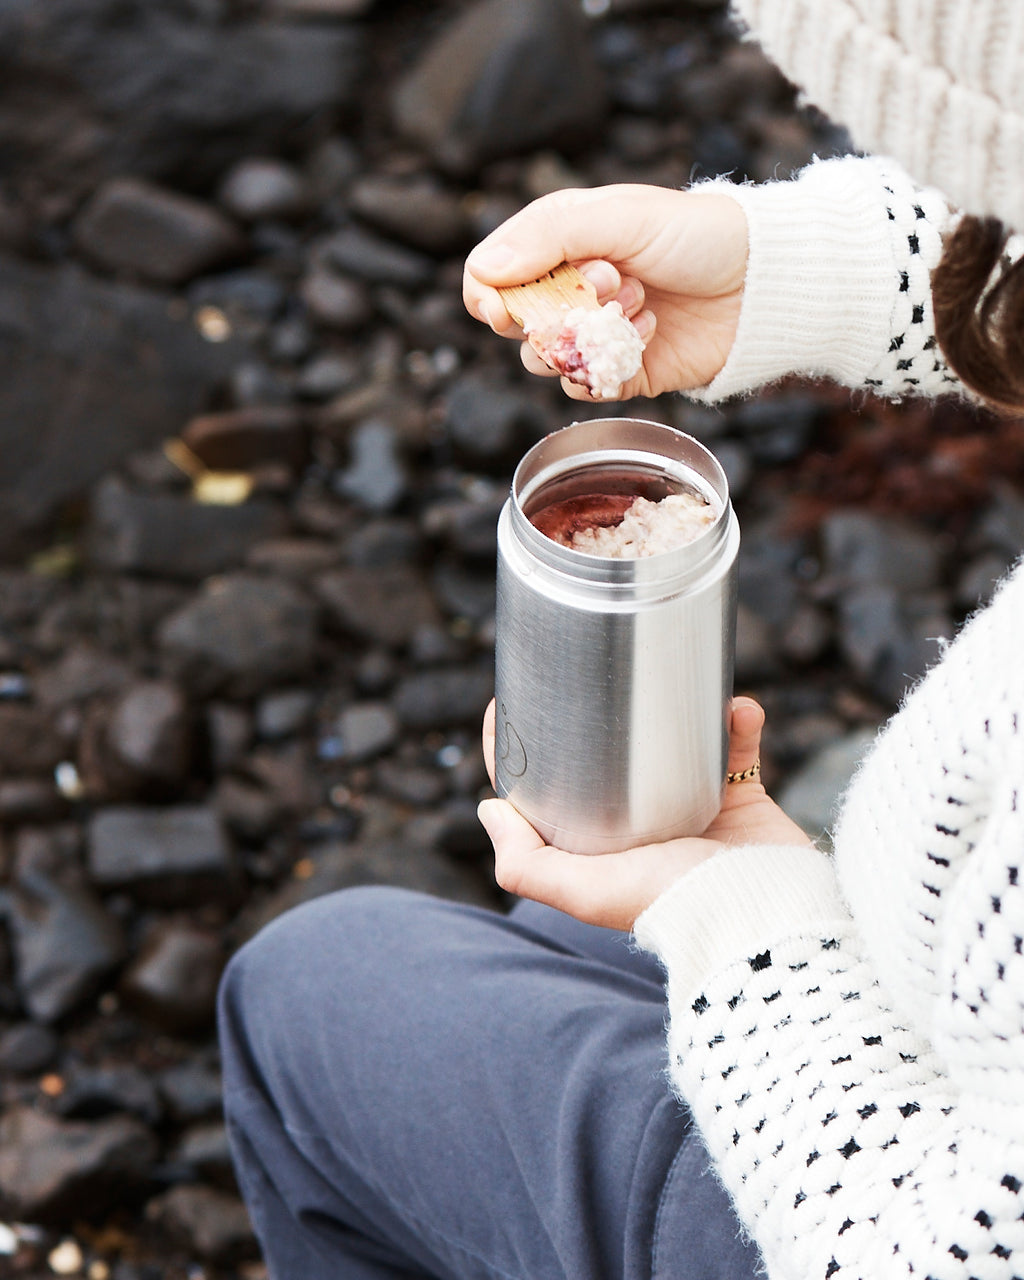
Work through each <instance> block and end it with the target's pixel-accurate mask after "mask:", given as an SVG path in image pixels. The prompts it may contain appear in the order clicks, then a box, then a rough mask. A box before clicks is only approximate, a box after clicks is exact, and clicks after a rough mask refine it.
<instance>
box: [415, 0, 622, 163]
mask: <svg viewBox="0 0 1024 1280" xmlns="http://www.w3.org/2000/svg"><path fill="white" fill-rule="evenodd" d="M567 67H571V68H572V73H571V75H567V74H566V68H567ZM392 105H393V114H394V118H395V122H396V124H397V126H398V128H399V129H400V130H401V131H402V132H403V133H404V134H406V135H407V136H408V137H410V138H412V139H414V140H415V141H416V142H418V143H420V144H421V145H423V146H425V147H426V148H428V150H429V151H430V153H431V155H432V156H433V157H434V159H435V160H436V161H437V162H438V163H439V164H441V165H442V166H443V167H445V168H447V169H450V170H453V171H455V172H466V171H469V170H471V169H473V168H474V167H475V166H476V165H478V164H480V163H481V162H483V161H485V160H489V159H493V158H495V157H497V156H506V155H512V154H515V153H517V152H522V151H526V150H529V149H537V148H540V147H543V146H548V145H550V146H555V147H557V148H558V149H559V150H560V151H562V152H565V151H567V150H568V149H569V145H570V144H571V143H572V142H573V141H579V140H580V139H582V138H585V137H589V136H591V135H592V134H593V133H594V132H595V130H596V129H597V128H598V127H599V125H600V124H601V123H602V122H603V120H604V116H605V109H606V87H605V83H604V78H603V75H602V73H601V70H600V68H599V65H598V63H597V60H596V57H595V56H594V52H593V46H592V43H591V38H590V32H589V30H588V28H587V25H586V22H585V19H584V18H583V15H582V11H581V9H580V6H579V5H578V4H575V3H573V2H572V0H517V3H516V4H514V5H513V4H507V3H506V2H505V0H477V2H476V3H474V4H471V5H469V6H468V7H467V8H466V9H464V10H463V11H462V12H461V13H459V14H458V15H457V17H456V18H455V19H454V21H453V22H452V23H451V24H450V25H449V26H448V27H446V28H445V29H444V30H442V32H441V33H440V35H439V36H438V37H437V38H436V39H435V41H434V42H433V43H432V44H431V45H430V46H429V47H428V48H427V50H426V51H425V53H424V54H423V55H422V56H421V58H420V60H419V61H418V62H417V63H415V64H414V65H413V67H412V68H411V69H410V70H409V71H408V72H407V73H406V75H405V76H404V78H403V79H402V80H401V81H400V82H399V83H398V85H397V88H396V90H395V93H394V97H393V100H392Z"/></svg>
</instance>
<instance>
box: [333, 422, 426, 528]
mask: <svg viewBox="0 0 1024 1280" xmlns="http://www.w3.org/2000/svg"><path fill="white" fill-rule="evenodd" d="M351 450H352V456H351V461H350V462H349V465H348V466H347V467H346V468H345V469H344V470H343V471H340V472H338V474H337V476H336V477H335V480H334V489H335V492H336V493H337V494H338V495H339V497H342V498H347V499H348V500H349V501H350V502H352V503H354V504H355V505H356V506H359V507H362V508H363V510H365V511H372V512H376V513H381V512H385V511H390V510H392V509H393V508H394V507H395V506H397V504H398V503H399V502H400V501H401V499H402V498H403V496H404V495H405V492H406V489H407V486H408V481H407V479H406V474H405V468H404V467H403V466H402V460H401V457H400V455H399V451H398V438H397V433H396V431H395V428H394V427H393V426H392V425H391V424H390V423H389V422H384V421H380V420H377V419H370V420H369V421H368V422H361V423H360V424H359V426H358V427H357V428H356V429H355V431H354V432H353V433H352V439H351Z"/></svg>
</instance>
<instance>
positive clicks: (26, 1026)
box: [0, 1022, 60, 1076]
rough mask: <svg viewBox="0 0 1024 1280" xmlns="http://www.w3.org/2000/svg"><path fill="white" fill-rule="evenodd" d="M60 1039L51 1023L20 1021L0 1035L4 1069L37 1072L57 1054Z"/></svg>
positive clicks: (0, 1062)
mask: <svg viewBox="0 0 1024 1280" xmlns="http://www.w3.org/2000/svg"><path fill="white" fill-rule="evenodd" d="M59 1049H60V1041H59V1040H58V1038H57V1036H56V1035H55V1034H54V1032H53V1031H51V1030H50V1028H49V1027H45V1026H40V1024H39V1023H38V1022H19V1023H16V1024H15V1025H14V1026H13V1027H9V1028H8V1029H7V1030H6V1031H5V1032H4V1033H3V1035H0V1071H7V1072H10V1073H11V1074H12V1075H24V1076H33V1075H37V1074H38V1073H39V1072H40V1071H45V1070H46V1068H47V1067H49V1066H50V1065H51V1064H52V1063H53V1062H54V1060H55V1059H56V1057H57V1054H58V1051H59Z"/></svg>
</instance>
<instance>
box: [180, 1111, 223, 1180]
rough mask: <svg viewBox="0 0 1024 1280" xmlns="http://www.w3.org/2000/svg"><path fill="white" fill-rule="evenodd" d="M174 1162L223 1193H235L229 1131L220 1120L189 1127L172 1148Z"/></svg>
mask: <svg viewBox="0 0 1024 1280" xmlns="http://www.w3.org/2000/svg"><path fill="white" fill-rule="evenodd" d="M174 1160H175V1161H176V1163H178V1164H181V1165H184V1166H185V1167H186V1168H188V1169H190V1170H192V1171H194V1172H193V1176H194V1177H198V1178H201V1179H202V1180H203V1181H204V1182H209V1183H212V1184H213V1185H215V1186H218V1187H224V1188H225V1189H226V1190H236V1184H235V1177H234V1169H233V1165H232V1160H231V1148H230V1146H229V1145H228V1131H227V1127H226V1125H225V1124H224V1123H223V1121H216V1120H214V1121H210V1122H208V1123H206V1124H196V1125H192V1127H191V1128H190V1129H188V1131H187V1132H186V1133H184V1134H183V1135H182V1137H181V1141H180V1142H179V1143H178V1145H177V1146H176V1147H175V1150H174Z"/></svg>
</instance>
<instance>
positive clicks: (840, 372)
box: [693, 156, 964, 402]
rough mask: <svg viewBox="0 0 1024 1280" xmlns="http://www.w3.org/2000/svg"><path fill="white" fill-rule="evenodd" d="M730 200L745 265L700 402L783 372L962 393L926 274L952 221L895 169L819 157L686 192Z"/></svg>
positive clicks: (938, 200)
mask: <svg viewBox="0 0 1024 1280" xmlns="http://www.w3.org/2000/svg"><path fill="white" fill-rule="evenodd" d="M693 189H694V191H696V192H716V193H720V194H725V195H729V196H731V197H732V198H733V199H735V200H737V201H738V202H739V204H740V205H741V206H742V207H743V210H744V212H745V214H746V217H747V226H748V236H749V260H748V266H747V275H746V283H745V286H744V297H743V307H742V311H741V314H740V320H739V324H738V326H737V331H736V339H735V342H734V343H733V347H732V350H731V352H730V354H729V359H728V361H727V362H726V364H725V367H724V368H723V369H722V370H721V372H720V373H719V374H718V376H717V377H716V378H715V379H714V381H713V382H712V383H710V384H709V385H708V386H707V387H705V388H704V389H703V390H701V391H698V392H696V393H693V394H694V396H695V398H697V399H700V400H704V401H707V402H714V401H718V400H724V399H727V398H728V397H730V396H733V395H737V394H739V393H742V392H749V391H753V390H755V389H756V388H758V387H761V386H764V385H765V384H767V383H771V382H773V381H776V380H777V379H779V378H782V377H784V376H786V375H787V374H801V375H803V376H805V377H812V378H829V379H831V380H833V381H836V382H839V383H842V384H843V385H845V386H849V387H857V388H868V389H870V390H872V391H874V392H876V393H877V394H879V395H884V396H891V397H900V396H906V395H926V396H937V395H942V394H944V393H947V392H956V393H959V394H964V389H963V388H962V386H961V384H960V382H959V380H958V379H957V378H956V377H955V375H954V374H953V373H952V372H951V371H950V369H949V367H948V366H947V365H946V363H945V360H944V359H943V357H942V353H941V351H940V350H939V347H938V343H937V341H936V337H935V329H934V320H933V314H932V298H931V272H932V270H933V269H934V267H935V266H936V265H937V264H938V261H939V258H940V256H941V253H942V237H943V235H944V233H945V232H946V231H947V230H948V229H949V227H950V226H951V225H952V223H953V218H954V215H953V213H952V212H951V211H950V209H949V207H948V205H947V204H946V201H945V200H944V198H943V197H942V196H941V194H940V193H939V192H937V191H934V190H921V189H919V188H916V187H915V186H914V184H913V183H912V181H911V180H910V179H909V178H908V177H907V175H906V174H905V173H904V172H903V171H902V170H901V169H900V167H899V166H898V165H897V164H896V162H895V161H892V160H886V159H880V158H877V157H869V158H860V157H855V156H844V157H842V158H840V159H836V160H825V161H815V162H814V163H813V164H811V165H809V166H808V167H807V168H806V169H804V170H803V171H802V172H801V173H800V174H799V175H798V177H797V178H795V179H794V180H792V181H789V182H769V183H762V184H752V183H751V184H746V185H743V186H737V185H735V184H733V183H729V182H726V181H721V180H719V181H714V182H710V183H707V184H704V185H702V186H697V187H695V188H693Z"/></svg>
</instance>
